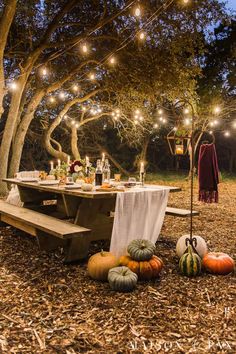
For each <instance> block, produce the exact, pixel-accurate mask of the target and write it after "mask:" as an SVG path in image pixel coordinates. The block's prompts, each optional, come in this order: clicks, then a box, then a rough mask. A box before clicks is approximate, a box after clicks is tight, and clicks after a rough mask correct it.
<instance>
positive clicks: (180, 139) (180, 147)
mask: <svg viewBox="0 0 236 354" xmlns="http://www.w3.org/2000/svg"><path fill="white" fill-rule="evenodd" d="M189 135H190V134H189V132H188V131H186V130H184V129H180V128H173V129H172V130H171V131H170V132H169V134H168V135H167V141H168V145H169V148H170V152H171V154H172V155H178V156H182V155H186V154H187V152H188V146H189V142H190V139H191V137H190V136H189Z"/></svg>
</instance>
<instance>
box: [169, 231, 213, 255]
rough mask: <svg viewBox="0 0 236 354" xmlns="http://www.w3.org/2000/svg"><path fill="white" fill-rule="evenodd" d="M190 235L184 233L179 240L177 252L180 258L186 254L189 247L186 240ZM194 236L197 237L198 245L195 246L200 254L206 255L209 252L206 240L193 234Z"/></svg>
mask: <svg viewBox="0 0 236 354" xmlns="http://www.w3.org/2000/svg"><path fill="white" fill-rule="evenodd" d="M189 237H190V236H189V235H183V236H181V237H180V238H179V239H178V241H177V244H176V253H177V255H178V257H179V258H181V257H182V255H183V254H184V252H185V251H186V249H187V246H186V243H185V240H186V238H189ZM193 237H195V238H196V239H197V246H196V247H195V246H194V247H195V249H196V251H197V253H198V255H199V256H200V257H201V258H203V257H204V256H205V254H207V252H208V248H207V244H206V241H205V240H204V238H202V237H201V236H196V235H193Z"/></svg>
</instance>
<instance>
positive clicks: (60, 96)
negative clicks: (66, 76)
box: [59, 91, 66, 100]
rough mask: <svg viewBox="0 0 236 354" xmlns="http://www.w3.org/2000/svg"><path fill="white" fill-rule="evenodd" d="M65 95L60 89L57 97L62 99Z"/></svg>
mask: <svg viewBox="0 0 236 354" xmlns="http://www.w3.org/2000/svg"><path fill="white" fill-rule="evenodd" d="M65 97H66V95H65V92H63V91H62V92H60V93H59V98H60V99H61V100H64V99H65Z"/></svg>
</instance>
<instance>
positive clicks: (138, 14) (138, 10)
mask: <svg viewBox="0 0 236 354" xmlns="http://www.w3.org/2000/svg"><path fill="white" fill-rule="evenodd" d="M134 15H135V16H136V17H140V16H141V9H140V7H139V6H137V7H136V8H135V9H134Z"/></svg>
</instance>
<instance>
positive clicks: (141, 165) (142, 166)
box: [140, 162, 144, 173]
mask: <svg viewBox="0 0 236 354" xmlns="http://www.w3.org/2000/svg"><path fill="white" fill-rule="evenodd" d="M140 173H144V162H141V164H140Z"/></svg>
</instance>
